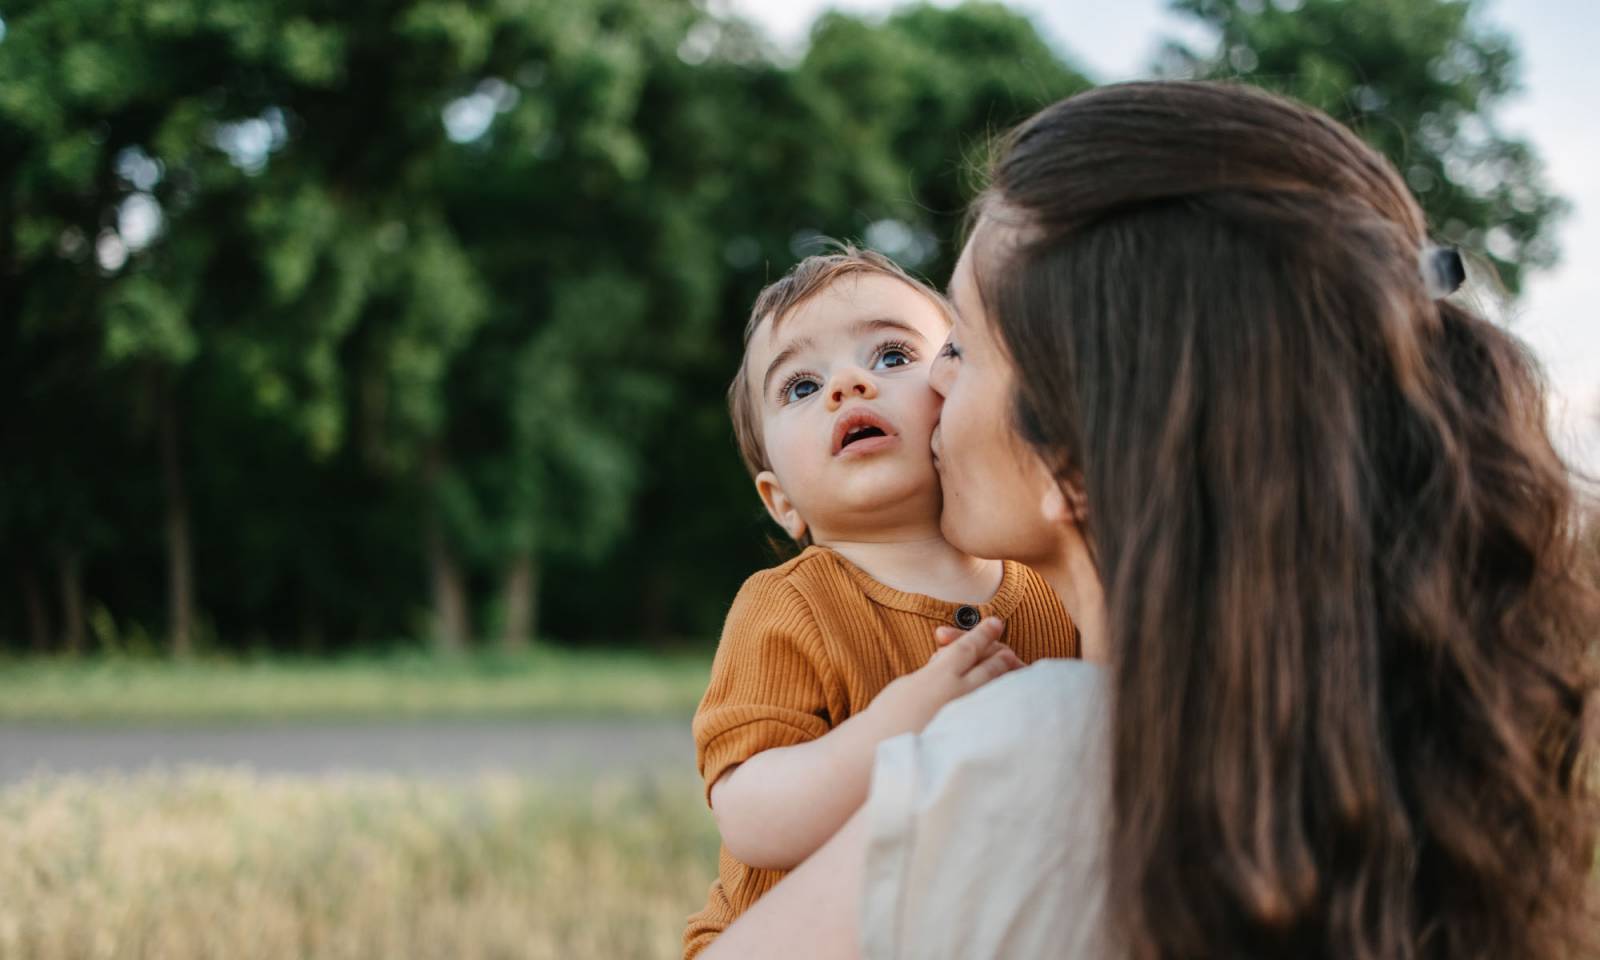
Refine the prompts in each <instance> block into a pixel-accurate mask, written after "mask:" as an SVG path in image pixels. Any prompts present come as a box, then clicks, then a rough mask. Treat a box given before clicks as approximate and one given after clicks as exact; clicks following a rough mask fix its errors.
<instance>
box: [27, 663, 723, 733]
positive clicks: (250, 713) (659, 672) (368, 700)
mask: <svg viewBox="0 0 1600 960" xmlns="http://www.w3.org/2000/svg"><path fill="white" fill-rule="evenodd" d="M709 672H710V657H709V655H704V656H687V655H673V656H651V655H648V654H643V653H634V652H576V651H564V650H554V649H548V648H547V649H537V650H534V651H531V652H529V653H527V654H517V655H508V654H487V653H486V654H474V655H469V656H463V657H438V656H432V655H427V654H420V653H414V654H395V655H391V656H383V657H351V658H343V659H338V660H312V659H281V658H272V659H258V660H230V659H215V658H204V659H194V660H189V661H181V662H175V661H168V660H157V659H140V658H103V659H96V658H90V659H81V660H74V659H65V658H52V659H0V722H58V723H59V722H70V723H89V724H111V723H117V724H121V723H152V724H154V723H188V722H195V723H199V722H206V723H215V722H241V723H255V722H280V721H281V722H294V721H311V720H328V719H338V720H359V719H374V720H378V719H390V718H407V717H449V716H458V717H496V716H505V717H511V716H537V715H542V714H563V715H573V714H578V715H585V714H587V715H600V714H605V715H613V716H615V715H643V716H659V715H665V714H678V715H682V714H685V713H688V712H691V711H692V710H693V709H694V706H695V704H696V703H697V702H698V701H699V697H700V694H701V693H702V692H703V691H704V689H705V683H706V679H707V677H708V675H709Z"/></svg>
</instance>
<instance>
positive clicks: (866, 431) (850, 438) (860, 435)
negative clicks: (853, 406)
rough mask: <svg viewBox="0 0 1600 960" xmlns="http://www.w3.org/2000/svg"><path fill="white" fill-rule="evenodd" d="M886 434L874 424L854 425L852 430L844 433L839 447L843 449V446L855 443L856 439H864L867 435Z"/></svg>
mask: <svg viewBox="0 0 1600 960" xmlns="http://www.w3.org/2000/svg"><path fill="white" fill-rule="evenodd" d="M886 436H888V434H886V433H884V432H883V431H882V430H880V429H879V428H877V427H874V426H870V425H869V426H864V427H856V428H855V429H854V430H851V431H850V432H849V433H846V434H845V435H844V441H843V442H842V443H840V444H839V449H840V450H843V449H844V448H845V447H848V446H850V444H852V443H855V442H856V441H857V440H865V439H867V438H868V437H886Z"/></svg>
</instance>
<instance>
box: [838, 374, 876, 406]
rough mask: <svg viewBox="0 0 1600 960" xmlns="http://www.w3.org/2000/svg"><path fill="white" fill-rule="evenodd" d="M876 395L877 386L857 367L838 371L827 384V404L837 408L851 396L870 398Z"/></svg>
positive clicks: (863, 398)
mask: <svg viewBox="0 0 1600 960" xmlns="http://www.w3.org/2000/svg"><path fill="white" fill-rule="evenodd" d="M877 395H878V387H877V385H876V384H874V383H873V382H872V378H871V377H869V376H867V375H866V372H865V371H863V370H859V369H851V370H844V371H840V373H839V374H838V375H837V376H835V377H834V378H833V382H832V383H830V384H829V385H828V405H829V406H830V407H833V408H837V407H838V406H839V405H840V404H842V403H844V402H845V401H846V400H848V399H850V398H851V397H858V398H860V399H862V400H871V399H873V398H874V397H876V396H877Z"/></svg>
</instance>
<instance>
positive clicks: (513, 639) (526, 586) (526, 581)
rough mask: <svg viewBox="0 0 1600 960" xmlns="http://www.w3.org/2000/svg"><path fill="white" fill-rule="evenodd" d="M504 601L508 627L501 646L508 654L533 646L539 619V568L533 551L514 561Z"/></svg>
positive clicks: (501, 639) (523, 553)
mask: <svg viewBox="0 0 1600 960" xmlns="http://www.w3.org/2000/svg"><path fill="white" fill-rule="evenodd" d="M502 600H503V602H502V604H501V608H502V609H503V610H504V612H505V625H504V632H502V633H501V634H500V646H501V647H502V648H504V649H505V650H507V651H508V652H520V651H524V650H527V649H528V648H529V647H531V646H532V645H533V633H534V629H535V628H536V626H537V624H538V617H539V565H538V564H537V563H535V562H534V559H533V551H531V550H524V551H522V552H521V553H518V554H517V555H516V557H515V558H514V559H513V560H512V561H511V568H510V569H509V570H507V571H506V584H505V592H504V596H503V597H502Z"/></svg>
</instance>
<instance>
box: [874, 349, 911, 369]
mask: <svg viewBox="0 0 1600 960" xmlns="http://www.w3.org/2000/svg"><path fill="white" fill-rule="evenodd" d="M910 362H911V355H910V354H908V353H906V352H905V351H904V350H901V349H899V348H898V347H890V348H889V349H887V350H885V351H883V354H882V355H881V356H880V357H878V363H877V366H878V367H879V368H889V367H903V366H905V365H906V364H908V363H910Z"/></svg>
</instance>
